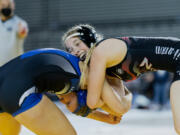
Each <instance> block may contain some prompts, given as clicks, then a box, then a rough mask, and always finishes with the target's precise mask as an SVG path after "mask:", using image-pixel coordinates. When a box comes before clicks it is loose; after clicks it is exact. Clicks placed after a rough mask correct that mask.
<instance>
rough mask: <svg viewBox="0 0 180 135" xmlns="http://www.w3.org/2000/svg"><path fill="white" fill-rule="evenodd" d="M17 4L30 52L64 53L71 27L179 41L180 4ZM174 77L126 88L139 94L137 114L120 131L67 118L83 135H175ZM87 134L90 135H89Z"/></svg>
mask: <svg viewBox="0 0 180 135" xmlns="http://www.w3.org/2000/svg"><path fill="white" fill-rule="evenodd" d="M15 3H16V11H15V12H16V14H17V15H19V16H20V17H22V18H23V19H25V20H26V21H27V23H28V25H29V34H28V37H27V39H26V41H25V44H24V48H25V51H28V50H31V49H36V48H45V47H53V48H61V49H62V45H61V36H62V35H63V33H64V32H65V31H66V30H67V29H68V28H70V27H71V26H74V25H75V24H79V23H83V24H84V23H88V24H91V25H93V26H95V28H96V29H97V31H98V32H100V33H101V34H103V35H104V37H105V38H106V37H118V36H152V37H153V36H163V37H164V36H173V37H180V1H179V0H30V1H29V0H16V1H15ZM172 78H173V75H172V74H170V73H167V72H164V71H158V72H157V73H147V74H145V75H143V76H142V77H140V78H139V79H138V80H136V81H133V82H130V83H126V86H127V87H128V88H129V89H130V90H131V91H132V92H133V93H134V100H133V107H132V108H133V109H132V110H131V111H130V112H129V113H127V114H126V116H125V118H124V119H123V120H122V123H121V124H119V125H118V126H110V125H103V124H101V123H98V122H94V121H93V122H92V121H91V120H84V119H83V118H77V119H76V117H75V116H71V115H70V114H69V113H68V112H67V111H65V113H66V115H67V116H68V118H69V119H70V120H71V121H72V124H73V125H74V126H75V128H76V130H77V131H78V132H79V134H80V135H81V134H86V135H87V134H88V133H89V134H102V135H106V134H107V135H109V134H111V135H120V134H121V135H125V134H126V135H132V133H133V135H134V134H136V132H134V131H139V132H137V134H138V135H144V134H154V135H161V134H162V135H169V134H171V135H175V132H174V129H173V123H172V115H171V111H170V105H169V86H170V83H171V81H172ZM58 105H59V104H58ZM59 106H61V105H59ZM63 110H65V108H64V107H63ZM79 119H81V120H82V121H81V122H83V121H84V123H86V124H87V123H88V124H90V123H91V122H92V125H94V124H95V123H96V124H97V123H98V124H97V125H96V127H99V128H96V130H95V129H94V128H93V127H90V128H88V129H86V127H84V126H87V125H88V124H87V125H84V124H80V123H78V122H77V121H79ZM85 129H86V132H88V133H85V131H84V130H85ZM24 132H25V131H24ZM89 134H88V135H89Z"/></svg>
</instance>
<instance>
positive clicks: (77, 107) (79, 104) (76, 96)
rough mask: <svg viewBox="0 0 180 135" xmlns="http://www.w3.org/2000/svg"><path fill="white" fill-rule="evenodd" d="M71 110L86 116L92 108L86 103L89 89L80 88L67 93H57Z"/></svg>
mask: <svg viewBox="0 0 180 135" xmlns="http://www.w3.org/2000/svg"><path fill="white" fill-rule="evenodd" d="M57 96H58V97H59V99H60V101H61V102H62V103H63V104H65V105H66V107H67V109H68V110H69V111H70V112H73V113H74V114H76V115H80V116H83V117H86V116H87V115H88V114H89V113H90V112H91V111H92V110H91V109H89V107H88V106H87V105H86V96H87V91H85V90H79V91H77V92H71V93H68V94H65V95H57Z"/></svg>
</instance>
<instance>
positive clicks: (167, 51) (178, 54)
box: [155, 46, 180, 60]
mask: <svg viewBox="0 0 180 135" xmlns="http://www.w3.org/2000/svg"><path fill="white" fill-rule="evenodd" d="M155 54H158V55H173V59H174V60H178V59H179V58H180V49H175V48H173V47H165V46H156V47H155Z"/></svg>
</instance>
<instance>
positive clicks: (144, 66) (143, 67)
mask: <svg viewBox="0 0 180 135" xmlns="http://www.w3.org/2000/svg"><path fill="white" fill-rule="evenodd" d="M139 70H140V72H141V73H142V72H146V71H155V69H154V68H153V67H152V63H150V62H149V60H148V58H146V57H144V59H143V60H142V62H141V63H140V64H139Z"/></svg>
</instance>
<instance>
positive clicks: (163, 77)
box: [152, 70, 170, 109]
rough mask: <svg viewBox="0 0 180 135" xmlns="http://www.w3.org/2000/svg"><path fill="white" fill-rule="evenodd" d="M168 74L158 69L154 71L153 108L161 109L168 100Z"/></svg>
mask: <svg viewBox="0 0 180 135" xmlns="http://www.w3.org/2000/svg"><path fill="white" fill-rule="evenodd" d="M169 88H170V74H169V73H168V72H166V71H162V70H159V71H157V72H155V73H154V85H153V90H154V96H153V104H152V108H153V109H163V108H164V107H165V106H166V105H167V103H168V101H169Z"/></svg>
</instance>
